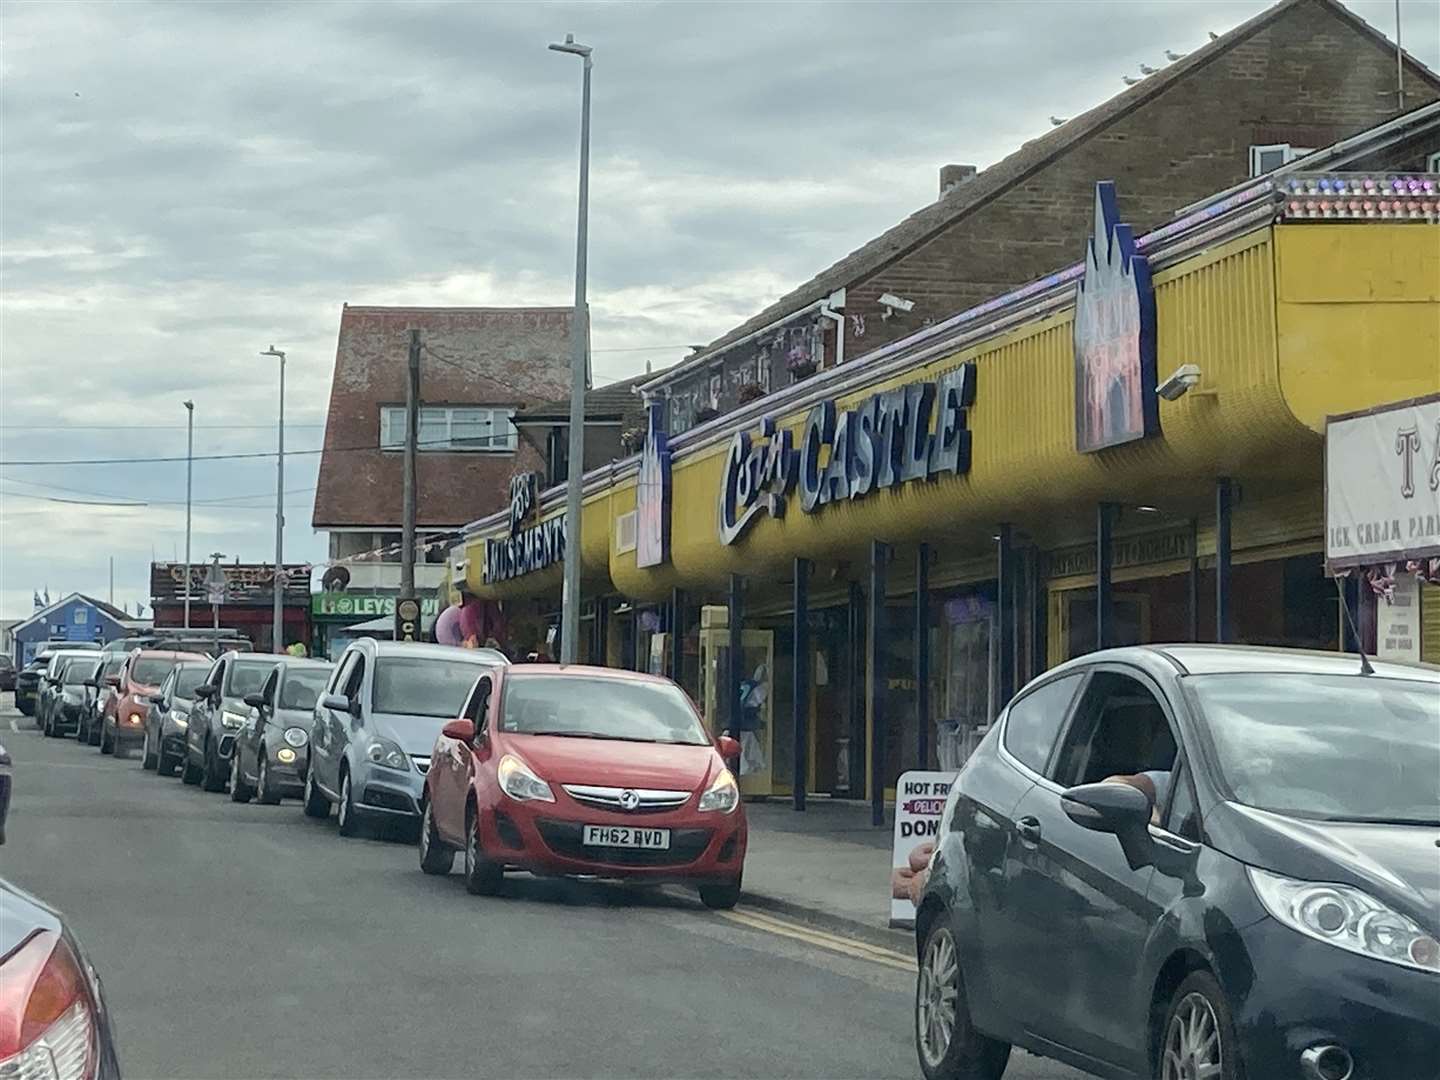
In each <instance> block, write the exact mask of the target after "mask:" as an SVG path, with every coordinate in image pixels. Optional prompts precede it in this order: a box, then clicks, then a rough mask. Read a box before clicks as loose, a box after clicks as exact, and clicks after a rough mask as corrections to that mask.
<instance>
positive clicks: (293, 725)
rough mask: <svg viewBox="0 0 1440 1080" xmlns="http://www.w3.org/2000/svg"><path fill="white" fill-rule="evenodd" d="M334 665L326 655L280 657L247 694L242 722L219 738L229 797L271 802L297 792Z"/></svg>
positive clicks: (307, 761)
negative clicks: (226, 764) (227, 768)
mask: <svg viewBox="0 0 1440 1080" xmlns="http://www.w3.org/2000/svg"><path fill="white" fill-rule="evenodd" d="M334 671H335V666H334V665H333V664H331V663H329V662H328V661H325V660H300V659H290V660H284V661H282V662H281V663H279V664H276V665H275V667H274V668H273V669H272V670H271V672H270V675H269V677H268V678H267V679H266V680H265V685H264V686H262V687H261V688H260V689H259V691H257V692H256V693H253V694H246V695H245V704H246V705H247V706H249V709H250V711H249V714H248V716H247V718H246V721H245V726H244V727H242V728H241V729H240V730H239V731H238V732H236V733H235V734H233V735H232V734H230V733H228V732H227V733H226V734H225V735H222V736H221V738H220V756H221V757H229V759H230V798H231V799H232V800H233V801H235V802H242V803H243V802H249V801H250V800H251V799H254V800H255V801H257V802H261V803H265V804H267V805H273V804H275V803H278V802H279V801H280V800H281V799H283V798H285V797H286V796H289V797H290V798H292V799H294V798H298V797H299V795H300V789H301V785H302V784H304V782H305V770H306V768H307V767H308V765H309V763H310V754H309V749H310V725H311V723H312V722H313V721H314V719H315V706H316V705H317V704H319V701H320V695H321V694H323V693H325V688H326V687H327V686H328V685H329V684H330V676H331V674H333V672H334Z"/></svg>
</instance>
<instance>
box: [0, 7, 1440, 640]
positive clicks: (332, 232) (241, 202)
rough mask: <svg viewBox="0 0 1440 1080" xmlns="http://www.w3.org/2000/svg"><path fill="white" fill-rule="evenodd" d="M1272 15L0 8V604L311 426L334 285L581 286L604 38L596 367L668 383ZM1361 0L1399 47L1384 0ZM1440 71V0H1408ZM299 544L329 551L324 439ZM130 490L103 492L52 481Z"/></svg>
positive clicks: (207, 520) (305, 480)
mask: <svg viewBox="0 0 1440 1080" xmlns="http://www.w3.org/2000/svg"><path fill="white" fill-rule="evenodd" d="M1266 6H1267V5H1266V4H1265V3H1264V2H1263V0H1234V2H1229V0H1209V2H1206V3H1190V2H1180V0H1175V2H1169V3H1166V2H1154V0H1132V2H1128V3H1127V2H1101V0H1094V2H1087V0H1067V2H1052V3H1025V2H1022V0H1011V2H1006V3H961V2H955V0H950V2H943V3H910V4H906V3H874V4H872V3H859V2H851V3H835V4H826V3H779V2H770V3H750V4H720V3H715V4H707V3H631V4H618V5H617V4H611V5H584V4H548V5H545V4H538V3H537V4H529V3H527V4H501V3H469V4H465V3H452V4H400V3H304V4H299V3H296V4H284V3H275V4H264V3H256V2H247V3H224V4H187V3H155V4H149V3H140V2H134V0H132V2H127V3H113V4H100V5H91V4H85V3H58V2H52V3H40V4H22V3H3V4H0V56H3V60H0V64H3V97H0V152H3V163H0V241H3V248H0V255H3V263H0V270H3V280H0V360H3V366H0V424H3V427H0V533H3V536H0V617H8V618H13V617H17V616H24V615H28V614H29V612H30V601H31V594H32V590H36V589H44V588H46V587H48V589H49V591H50V595H51V597H52V599H53V598H57V597H58V596H59V595H61V594H63V593H66V592H69V591H72V590H77V589H78V590H80V591H85V592H89V593H92V594H94V595H96V596H100V597H102V598H103V597H105V595H106V591H107V586H108V583H107V574H108V559H109V557H110V556H113V557H114V560H115V593H114V598H115V602H116V603H121V602H128V603H130V604H131V605H132V606H133V604H134V603H135V602H136V601H137V600H144V599H146V598H147V593H148V578H147V574H148V563H149V561H150V559H151V557H152V554H153V556H155V557H158V558H162V559H165V558H173V557H180V556H183V550H184V502H183V501H184V495H185V491H184V484H185V473H184V465H183V463H181V464H138V465H137V464H130V465H120V464H112V465H90V466H63V467H57V466H49V467H41V468H37V467H30V466H23V465H19V464H16V463H17V462H20V461H29V460H34V459H45V460H65V459H79V458H124V457H132V458H133V457H142V458H143V457H163V456H175V455H179V456H182V457H183V455H184V452H185V411H184V408H183V406H182V404H181V402H182V401H183V400H184V399H185V398H187V397H192V398H193V399H194V400H195V403H196V412H195V415H196V436H195V452H196V454H197V455H208V454H222V453H246V452H260V451H264V450H267V449H270V448H273V446H274V440H275V430H274V418H275V409H276V389H277V388H276V375H277V373H276V368H275V361H274V360H272V359H268V358H262V357H260V356H259V355H257V354H258V353H259V351H260V350H262V349H264V348H266V347H267V346H269V345H270V344H271V343H273V344H274V345H275V346H276V347H278V348H282V349H285V350H287V351H288V353H289V357H290V359H289V363H288V366H287V380H288V381H287V394H286V401H287V410H286V416H287V445H288V446H289V447H292V448H295V449H298V450H310V449H313V448H316V447H318V446H319V445H320V442H321V438H322V436H323V430H324V429H323V422H324V413H325V408H326V404H327V401H328V394H329V382H330V371H331V365H332V362H333V359H334V350H335V335H336V329H337V326H338V321H339V312H340V306H341V304H342V303H344V302H347V301H348V302H350V303H362V304H422V305H526V304H568V303H569V302H570V300H571V295H572V289H573V281H572V273H573V259H574V239H573V237H574V222H575V178H576V147H577V136H578V106H579V77H580V70H579V62H578V61H577V60H576V59H575V58H573V57H567V56H561V55H557V54H555V53H551V52H548V51H546V49H545V45H546V43H547V42H549V41H554V40H559V39H561V38H562V37H563V35H564V33H565V32H566V31H571V32H573V33H574V34H575V35H576V37H577V39H578V40H580V41H584V42H586V43H589V44H591V45H593V46H594V47H595V72H594V122H593V123H594V127H593V176H592V185H591V219H590V220H591V247H590V275H591V276H590V287H591V302H592V307H593V313H594V319H595V325H594V335H593V344H594V348H595V370H596V374H597V376H598V377H599V378H601V379H613V378H619V377H623V376H627V375H631V374H635V373H637V372H639V371H642V370H644V367H645V364H646V362H647V361H651V362H653V363H654V364H655V365H656V366H662V365H664V364H668V363H670V362H673V361H674V360H676V359H679V358H680V356H681V355H683V353H684V352H685V348H686V346H688V345H689V344H692V343H700V342H705V341H708V340H710V339H712V338H714V337H716V336H717V335H719V334H721V333H723V332H724V331H726V330H728V329H730V328H731V327H732V326H734V325H735V324H736V323H738V322H740V321H742V320H743V319H744V318H746V317H748V316H749V315H751V314H754V313H755V312H756V311H758V310H759V309H760V308H761V307H763V306H764V305H765V304H767V303H769V302H771V301H773V300H774V299H776V298H777V297H778V296H779V295H780V294H782V293H783V292H785V291H786V290H788V289H789V288H790V287H792V286H794V285H796V284H798V283H800V282H801V281H803V280H805V279H807V278H809V277H810V276H812V275H813V274H814V273H815V272H817V271H818V270H820V269H822V268H823V267H824V266H827V265H828V264H829V263H831V262H832V261H834V260H835V259H836V258H838V257H840V256H841V255H843V254H845V253H846V252H848V251H850V250H852V249H853V248H855V247H857V246H858V245H860V244H862V243H863V242H865V241H866V240H868V239H870V238H871V237H873V236H875V235H877V234H878V233H880V232H882V231H883V230H884V229H885V228H887V227H888V226H890V225H892V224H894V223H895V222H896V221H898V220H899V219H900V218H901V217H903V216H904V215H905V214H907V213H909V212H910V211H912V210H914V209H916V208H917V207H919V206H921V205H923V204H925V203H926V202H929V201H931V200H933V199H934V197H935V194H936V191H937V184H938V180H937V175H938V169H939V167H940V165H942V164H944V163H945V162H962V163H973V164H976V165H979V166H981V167H982V168H983V167H984V166H986V165H988V164H991V163H993V162H994V161H996V160H997V159H999V158H1001V157H1003V156H1004V155H1005V154H1007V153H1008V152H1010V151H1011V150H1013V149H1014V148H1015V147H1017V146H1018V145H1019V144H1020V143H1021V142H1023V141H1025V140H1027V139H1030V138H1034V137H1035V136H1037V135H1040V134H1042V133H1044V132H1045V131H1048V130H1049V128H1050V123H1049V120H1048V118H1049V117H1050V116H1051V115H1059V116H1073V115H1075V114H1077V113H1079V112H1081V111H1083V110H1084V109H1087V108H1089V107H1091V106H1093V105H1095V104H1097V103H1099V102H1101V101H1103V100H1105V99H1106V98H1108V97H1110V96H1112V95H1113V94H1114V93H1116V92H1118V91H1119V90H1121V89H1123V84H1122V83H1121V76H1122V75H1125V74H1132V75H1133V74H1138V69H1139V65H1140V64H1142V63H1146V64H1150V65H1152V66H1157V67H1158V66H1161V65H1163V64H1164V63H1165V57H1164V53H1165V50H1166V49H1173V50H1175V51H1177V52H1187V51H1189V50H1191V49H1194V48H1197V47H1199V46H1200V45H1201V44H1203V43H1204V42H1205V41H1206V40H1207V39H1206V34H1207V31H1217V32H1218V31H1223V30H1226V29H1228V28H1230V27H1231V26H1234V25H1235V24H1236V23H1238V22H1241V21H1243V20H1244V19H1246V18H1248V17H1250V16H1251V15H1253V14H1255V13H1256V12H1258V11H1260V10H1263V8H1265V7H1266ZM1350 7H1351V8H1352V9H1353V10H1354V11H1356V12H1357V13H1359V14H1360V15H1362V16H1363V17H1365V18H1366V19H1368V20H1370V22H1371V23H1372V24H1373V25H1375V26H1377V27H1380V28H1381V29H1383V30H1384V31H1385V32H1386V33H1387V34H1393V8H1392V4H1391V2H1390V0H1354V2H1352V3H1351V4H1350ZM1404 8H1405V25H1404V39H1405V42H1406V44H1407V46H1409V47H1410V48H1411V49H1412V50H1413V51H1414V52H1415V53H1416V55H1417V56H1418V57H1419V58H1420V59H1421V60H1423V61H1425V62H1426V63H1428V64H1430V65H1431V66H1432V67H1440V3H1436V2H1432V0H1404ZM286 460H287V471H286V485H285V486H286V489H287V492H288V494H287V496H286V502H287V507H288V528H287V533H286V544H287V548H286V554H287V557H288V558H291V559H296V560H304V561H314V562H318V561H320V560H321V559H323V558H324V554H325V548H324V538H323V536H322V535H318V534H316V533H314V532H313V531H312V530H311V528H310V510H311V505H312V499H313V488H314V484H315V471H316V467H317V463H318V458H317V456H316V455H313V454H311V455H300V456H296V457H293V458H292V457H290V456H289V455H288V454H287V458H286ZM274 489H275V463H274V458H273V456H272V457H270V458H268V459H257V460H240V461H231V462H223V463H222V462H200V463H197V465H196V468H195V498H196V501H197V505H196V508H195V513H194V542H193V551H194V552H195V553H196V555H197V556H200V555H203V554H205V553H208V552H211V551H216V550H218V551H221V552H224V553H226V554H227V555H229V556H231V557H234V556H236V555H239V556H240V557H241V558H243V559H244V560H245V561H261V560H267V559H269V558H271V557H272V553H273V543H274V540H273V537H274V532H273V529H274V525H273V520H274V519H273V507H274ZM60 499H71V500H97V499H98V500H101V501H110V502H128V503H132V504H135V503H143V504H144V505H129V506H108V507H106V506H87V505H77V504H76V503H70V502H58V501H48V500H60Z"/></svg>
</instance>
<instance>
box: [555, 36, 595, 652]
mask: <svg viewBox="0 0 1440 1080" xmlns="http://www.w3.org/2000/svg"><path fill="white" fill-rule="evenodd" d="M550 48H551V49H553V50H554V51H555V52H562V53H570V54H571V55H572V56H578V57H580V59H581V60H583V61H584V65H585V66H584V75H583V81H582V83H581V91H580V212H579V215H578V218H577V221H576V229H575V316H574V318H573V319H572V320H571V325H570V450H569V453H568V454H567V455H566V456H567V461H566V464H565V586H564V592H563V593H562V594H561V601H560V662H561V663H562V664H573V663H575V661H576V660H577V659H578V658H579V645H580V492H581V485H582V483H583V480H584V475H585V384H586V383H587V381H588V379H587V377H586V376H587V372H586V364H585V356H586V345H587V344H588V342H589V340H590V319H589V312H588V309H587V308H586V306H585V255H586V233H587V229H588V225H589V220H588V219H589V214H590V67H591V60H590V53H591V49H590V46H589V45H577V44H576V43H575V35H574V34H566V35H565V43H564V44H563V45H551V46H550Z"/></svg>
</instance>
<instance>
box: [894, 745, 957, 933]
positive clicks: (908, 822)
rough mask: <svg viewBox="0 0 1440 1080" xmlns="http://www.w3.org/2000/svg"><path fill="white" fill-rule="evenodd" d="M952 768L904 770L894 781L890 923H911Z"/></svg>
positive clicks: (928, 871)
mask: <svg viewBox="0 0 1440 1080" xmlns="http://www.w3.org/2000/svg"><path fill="white" fill-rule="evenodd" d="M954 782H955V774H954V773H953V772H907V773H904V774H902V775H901V777H900V779H899V781H898V782H897V783H896V784H895V842H894V851H893V852H892V855H891V860H890V925H891V926H914V925H915V901H916V900H917V899H919V897H920V893H921V890H923V889H924V888H925V879H926V877H927V876H928V875H929V873H930V853H931V852H932V851H934V850H935V841H936V839H937V837H936V834H937V833H938V832H939V829H940V815H941V814H943V813H944V812H945V799H946V797H947V796H948V795H949V794H950V785H951V784H953V783H954Z"/></svg>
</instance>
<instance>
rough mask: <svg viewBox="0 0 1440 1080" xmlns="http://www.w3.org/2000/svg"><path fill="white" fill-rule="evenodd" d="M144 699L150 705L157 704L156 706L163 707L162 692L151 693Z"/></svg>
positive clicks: (163, 698) (163, 697) (163, 696)
mask: <svg viewBox="0 0 1440 1080" xmlns="http://www.w3.org/2000/svg"><path fill="white" fill-rule="evenodd" d="M145 700H146V701H147V702H149V703H150V704H151V705H157V706H159V707H160V708H162V709H163V708H164V707H165V695H164V694H151V695H149V696H148V697H146V699H145Z"/></svg>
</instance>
